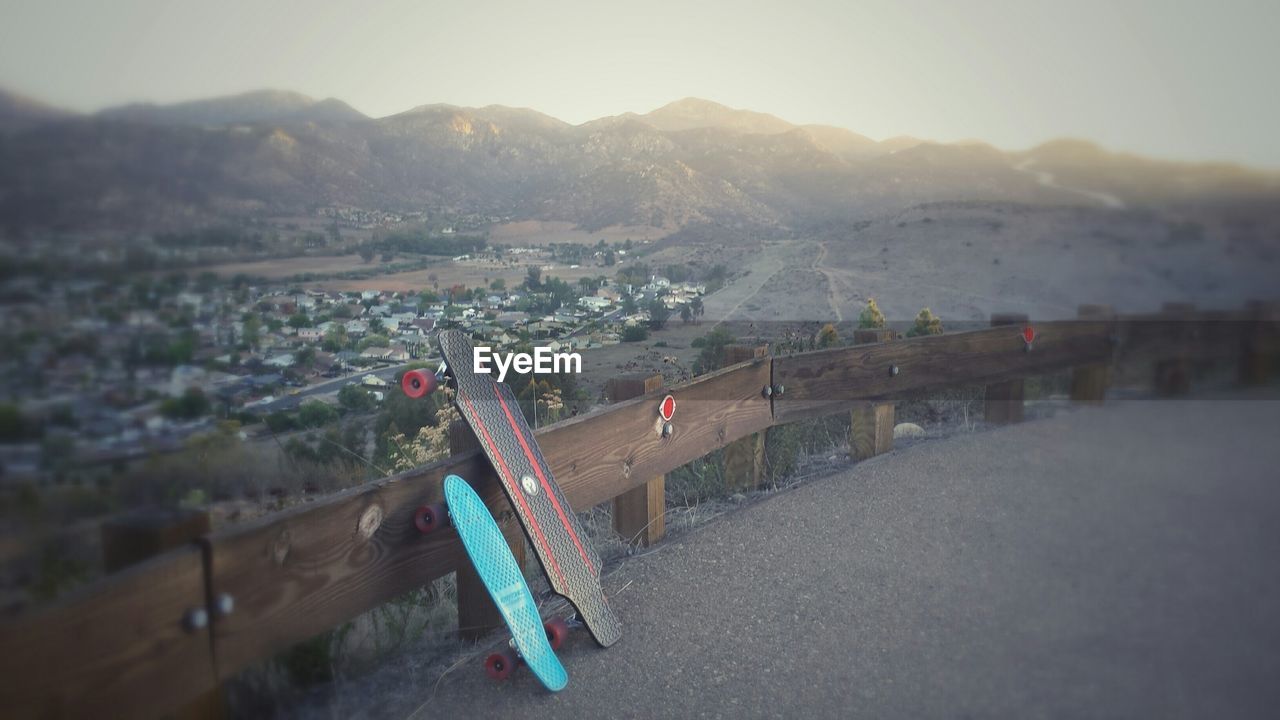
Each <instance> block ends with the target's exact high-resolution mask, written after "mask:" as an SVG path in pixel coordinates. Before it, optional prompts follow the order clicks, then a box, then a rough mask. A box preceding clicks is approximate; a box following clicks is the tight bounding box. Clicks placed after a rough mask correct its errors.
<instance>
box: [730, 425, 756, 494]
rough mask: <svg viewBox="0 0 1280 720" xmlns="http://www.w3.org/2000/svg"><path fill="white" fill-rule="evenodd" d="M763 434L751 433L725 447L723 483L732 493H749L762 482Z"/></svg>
mask: <svg viewBox="0 0 1280 720" xmlns="http://www.w3.org/2000/svg"><path fill="white" fill-rule="evenodd" d="M764 446H765V433H764V432H757V433H751V434H750V435H747V436H746V437H741V438H738V439H737V440H734V441H732V442H730V443H729V444H728V445H725V448H724V482H725V486H726V487H727V488H728V489H729V490H732V491H749V490H755V489H756V488H758V487H760V485H761V484H762V483H763V482H764Z"/></svg>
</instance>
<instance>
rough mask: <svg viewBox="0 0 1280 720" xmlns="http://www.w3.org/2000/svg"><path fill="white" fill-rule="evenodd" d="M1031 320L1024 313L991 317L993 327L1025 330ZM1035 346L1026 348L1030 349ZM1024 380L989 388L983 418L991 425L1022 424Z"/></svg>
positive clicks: (1011, 381)
mask: <svg viewBox="0 0 1280 720" xmlns="http://www.w3.org/2000/svg"><path fill="white" fill-rule="evenodd" d="M1029 322H1030V319H1029V318H1028V317H1027V316H1026V315H1025V314H1023V313H996V314H994V315H992V316H991V326H992V327H1002V326H1005V325H1016V326H1018V327H1019V328H1024V327H1026V326H1027V325H1028V323H1029ZM1031 347H1033V346H1027V347H1026V348H1024V350H1026V349H1030V348H1031ZM1024 382H1025V381H1024V380H1023V379H1022V378H1016V379H1013V380H1003V381H1001V382H998V383H992V384H990V385H988V386H987V389H986V393H985V397H984V398H983V403H982V417H983V419H984V420H986V421H987V422H989V423H997V424H1007V423H1016V422H1022V417H1023V409H1024V405H1023V402H1022V400H1023V396H1024V395H1025V393H1026V386H1025V385H1024Z"/></svg>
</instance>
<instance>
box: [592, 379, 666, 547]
mask: <svg viewBox="0 0 1280 720" xmlns="http://www.w3.org/2000/svg"><path fill="white" fill-rule="evenodd" d="M661 389H662V376H661V375H657V374H651V373H631V374H628V375H620V376H618V377H615V378H610V380H609V382H608V384H607V385H606V394H607V395H608V397H609V399H610V401H612V402H620V401H622V400H630V399H632V398H637V397H641V396H643V395H646V394H648V393H656V392H657V391H658V390H661ZM666 517H667V476H666V475H658V476H657V477H654V478H652V479H650V480H649V481H647V482H646V483H644V484H643V485H639V486H637V487H634V488H631V489H630V490H628V491H626V492H624V493H622V494H621V495H619V496H617V497H615V498H614V499H613V530H614V532H616V533H618V535H619V536H621V537H622V538H624V539H626V540H627V542H628V543H630V544H633V545H637V546H640V547H648V546H650V545H652V544H654V543H656V542H658V541H659V540H661V539H662V536H663V535H665V534H666V531H667V522H666Z"/></svg>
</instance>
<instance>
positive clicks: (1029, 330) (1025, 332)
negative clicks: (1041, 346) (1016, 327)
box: [1022, 325, 1036, 344]
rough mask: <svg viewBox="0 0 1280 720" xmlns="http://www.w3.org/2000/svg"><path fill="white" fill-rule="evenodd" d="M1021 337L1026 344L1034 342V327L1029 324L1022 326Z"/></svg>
mask: <svg viewBox="0 0 1280 720" xmlns="http://www.w3.org/2000/svg"><path fill="white" fill-rule="evenodd" d="M1022 339H1023V340H1026V341H1027V344H1031V343H1032V342H1034V341H1035V339H1036V329H1035V328H1033V327H1031V326H1030V325H1028V326H1026V327H1024V328H1022Z"/></svg>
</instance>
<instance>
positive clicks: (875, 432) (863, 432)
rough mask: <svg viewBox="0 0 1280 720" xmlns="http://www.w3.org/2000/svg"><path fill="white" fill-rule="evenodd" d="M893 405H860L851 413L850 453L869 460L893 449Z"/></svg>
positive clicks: (860, 458)
mask: <svg viewBox="0 0 1280 720" xmlns="http://www.w3.org/2000/svg"><path fill="white" fill-rule="evenodd" d="M895 414H896V413H895V412H894V406H893V403H859V404H858V405H856V406H855V407H854V408H853V410H851V411H850V413H849V421H850V422H849V452H850V454H851V455H853V458H854V459H855V460H868V459H870V458H873V457H875V456H876V455H883V454H884V453H887V452H889V451H890V450H892V449H893V420H894V415H895Z"/></svg>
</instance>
